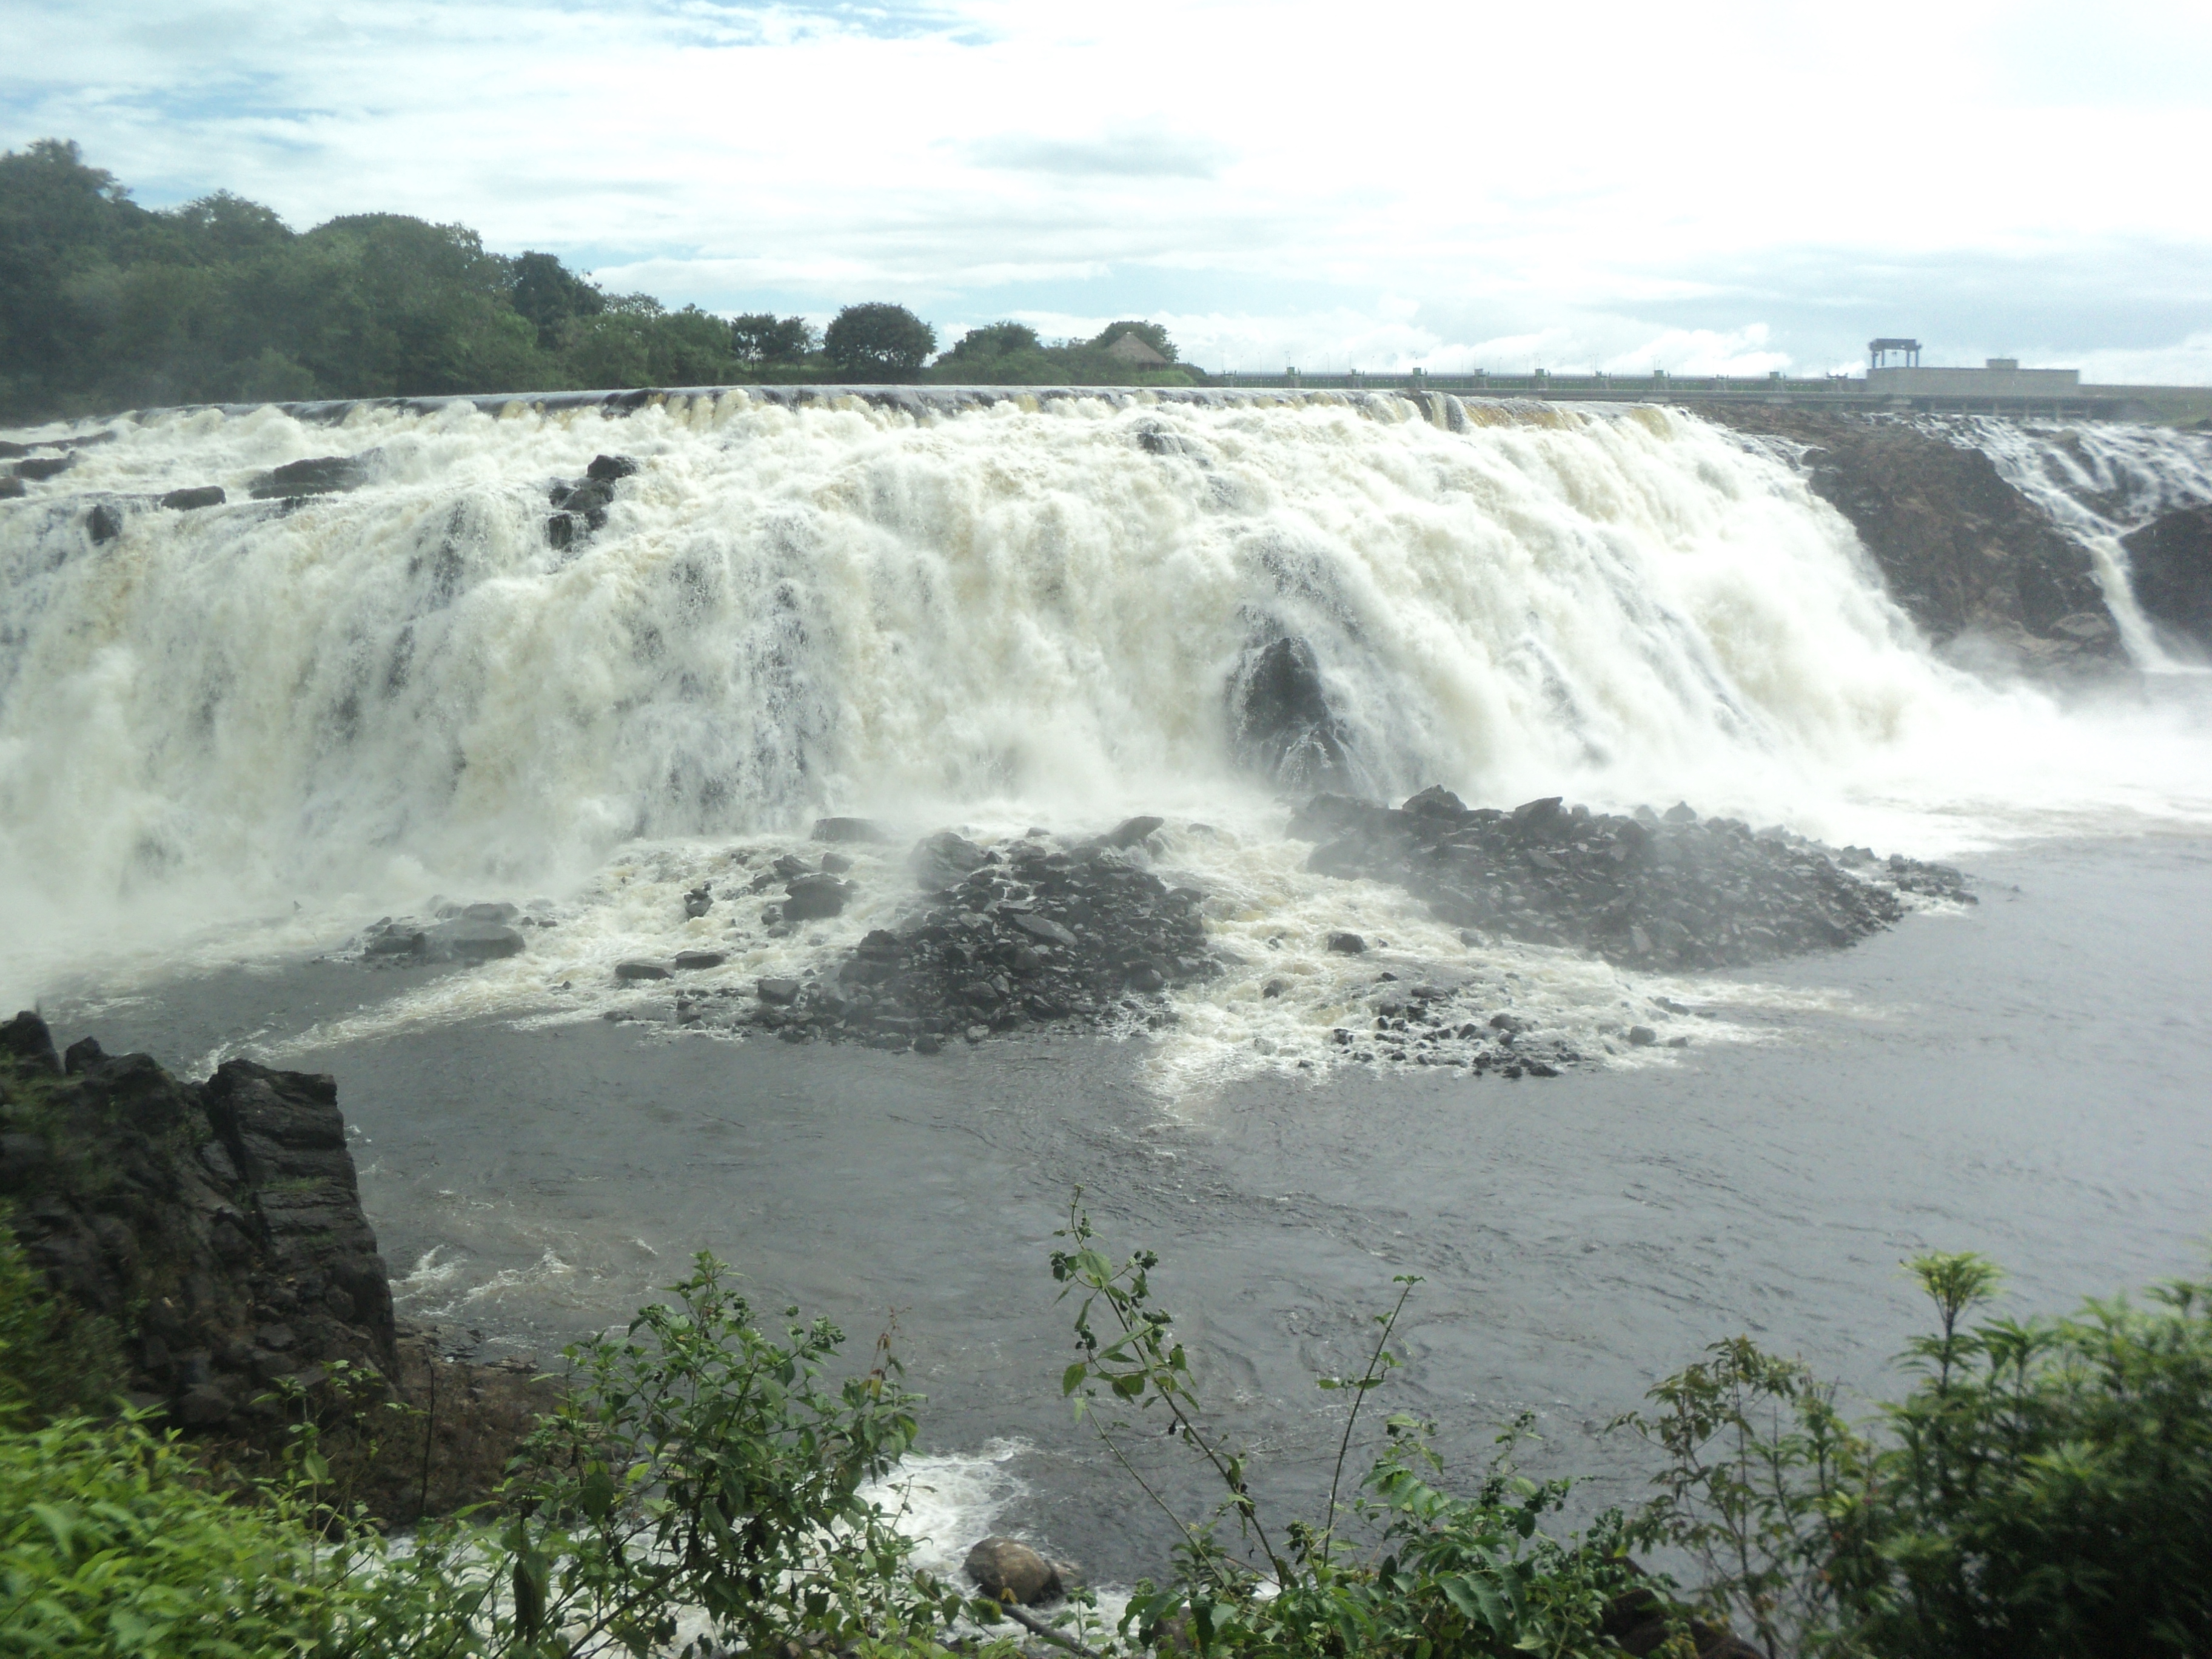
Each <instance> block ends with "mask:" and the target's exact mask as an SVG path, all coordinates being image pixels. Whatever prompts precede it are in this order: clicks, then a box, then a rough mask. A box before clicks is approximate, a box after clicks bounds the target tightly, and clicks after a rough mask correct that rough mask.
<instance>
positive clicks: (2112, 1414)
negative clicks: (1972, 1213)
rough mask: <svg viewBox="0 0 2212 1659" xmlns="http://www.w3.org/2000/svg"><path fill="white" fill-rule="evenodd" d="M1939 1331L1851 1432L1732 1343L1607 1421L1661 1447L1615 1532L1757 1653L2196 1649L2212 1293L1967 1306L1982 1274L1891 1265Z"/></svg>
mask: <svg viewBox="0 0 2212 1659" xmlns="http://www.w3.org/2000/svg"><path fill="white" fill-rule="evenodd" d="M1910 1265H1911V1271H1912V1273H1913V1274H1914V1276H1915V1278H1916V1279H1917V1280H1918V1281H1919V1283H1920V1285H1921V1286H1922V1288H1923V1290H1924V1291H1926V1293H1927V1295H1928V1297H1929V1300H1930V1302H1931V1304H1933V1306H1934V1309H1935V1311H1936V1330H1935V1331H1934V1332H1933V1333H1932V1334H1929V1335H1926V1336H1922V1337H1918V1338H1916V1339H1914V1340H1913V1341H1912V1342H1911V1344H1910V1345H1909V1346H1908V1348H1907V1350H1906V1352H1905V1356H1904V1359H1905V1364H1906V1365H1907V1367H1908V1369H1909V1370H1911V1373H1912V1375H1913V1376H1915V1377H1916V1379H1917V1381H1916V1382H1915V1383H1914V1385H1913V1386H1912V1388H1911V1389H1910V1391H1909V1392H1908V1393H1907V1394H1906V1395H1905V1397H1904V1398H1903V1399H1902V1400H1900V1401H1895V1402H1893V1403H1890V1404H1887V1405H1884V1406H1883V1407H1881V1410H1880V1412H1879V1413H1878V1415H1877V1416H1876V1417H1875V1419H1874V1421H1873V1422H1872V1423H1871V1424H1870V1425H1867V1426H1865V1427H1864V1428H1863V1429H1860V1428H1853V1427H1851V1426H1850V1425H1846V1424H1845V1423H1844V1421H1843V1420H1842V1419H1841V1418H1840V1416H1839V1415H1838V1413H1837V1411H1836V1407H1835V1404H1834V1390H1833V1389H1832V1388H1831V1387H1826V1386H1821V1385H1818V1384H1816V1383H1814V1380H1813V1379H1812V1377H1811V1375H1810V1373H1809V1372H1808V1371H1807V1370H1806V1369H1805V1368H1804V1367H1803V1366H1802V1365H1801V1364H1797V1363H1796V1362H1794V1361H1781V1360H1777V1359H1774V1358H1771V1356H1768V1355H1766V1354H1764V1353H1762V1352H1760V1351H1759V1349H1758V1348H1757V1347H1755V1346H1753V1344H1752V1343H1750V1342H1749V1341H1748V1340H1746V1339H1742V1338H1738V1339H1736V1340H1734V1341H1732V1342H1727V1343H1722V1344H1719V1345H1717V1346H1716V1347H1714V1348H1713V1349H1711V1350H1709V1352H1710V1353H1711V1355H1712V1356H1713V1357H1712V1358H1711V1359H1709V1360H1708V1361H1706V1362H1705V1363H1704V1364H1699V1365H1696V1366H1692V1367H1691V1368H1690V1369H1689V1370H1686V1371H1684V1372H1682V1373H1680V1375H1678V1376H1673V1377H1670V1378H1668V1380H1667V1381H1666V1382H1664V1383H1661V1384H1660V1385H1659V1386H1658V1388H1656V1389H1654V1390H1653V1391H1652V1395H1651V1397H1652V1398H1653V1399H1654V1400H1656V1401H1659V1402H1661V1404H1662V1406H1663V1407H1665V1409H1664V1410H1663V1411H1662V1412H1660V1413H1656V1414H1651V1415H1643V1416H1638V1417H1634V1418H1632V1419H1624V1420H1626V1421H1630V1422H1632V1423H1633V1424H1634V1425H1635V1426H1636V1427H1637V1428H1638V1430H1639V1431H1642V1432H1643V1433H1644V1434H1645V1435H1646V1436H1647V1437H1650V1438H1651V1439H1653V1440H1654V1441H1655V1442H1656V1443H1658V1444H1659V1445H1660V1446H1661V1447H1662V1449H1664V1450H1665V1451H1666V1452H1667V1454H1668V1466H1667V1468H1665V1470H1664V1471H1662V1474H1661V1475H1660V1476H1659V1477H1658V1483H1659V1486H1660V1492H1659V1494H1658V1495H1657V1496H1656V1498H1653V1500H1652V1501H1651V1502H1650V1504H1647V1505H1646V1507H1645V1508H1644V1510H1643V1511H1642V1512H1641V1513H1640V1514H1639V1515H1638V1517H1637V1519H1636V1521H1635V1522H1634V1524H1633V1525H1632V1528H1631V1535H1632V1537H1633V1538H1634V1539H1635V1540H1637V1541H1639V1542H1642V1543H1645V1544H1653V1545H1662V1546H1672V1547H1677V1548H1680V1549H1684V1550H1686V1551H1688V1552H1689V1553H1691V1554H1692V1556H1693V1557H1695V1558H1697V1559H1699V1561H1700V1562H1701V1564H1702V1565H1704V1566H1705V1568H1706V1571H1707V1575H1708V1576H1707V1581H1706V1583H1705V1589H1704V1591H1703V1597H1704V1600H1705V1604H1706V1606H1707V1607H1710V1608H1711V1610H1712V1611H1714V1612H1716V1613H1741V1614H1743V1615H1746V1616H1747V1617H1749V1618H1750V1620H1752V1621H1753V1625H1754V1626H1755V1628H1756V1629H1757V1630H1758V1632H1759V1638H1760V1640H1761V1643H1762V1644H1763V1645H1764V1646H1765V1648H1766V1650H1767V1651H1768V1652H1769V1653H1770V1654H1779V1653H1782V1652H1784V1651H1792V1652H1802V1653H1811V1654H1838V1655H1841V1654H1861V1653H1865V1654H1880V1655H1882V1656H1885V1659H1920V1656H1927V1659H1937V1656H1945V1659H1974V1656H1984V1655H1986V1656H1990V1659H1997V1656H2005V1659H2040V1656H2051V1659H2061V1656H2063V1659H2089V1656H2104V1655H2112V1656H2118V1655H2122V1654H2126V1655H2134V1656H2140V1655H2148V1654H2157V1653H2161V1652H2163V1653H2173V1654H2195V1653H2202V1652H2204V1651H2207V1650H2212V1526H2208V1525H2207V1523H2206V1520H2205V1517H2206V1516H2212V1294H2208V1287H2207V1286H2206V1285H2202V1284H2197V1283H2189V1282H2183V1283H2177V1284H2173V1285H2164V1286H2160V1287H2159V1288H2157V1289H2155V1290H2154V1291H2152V1292H2151V1293H2150V1297H2149V1303H2150V1305H2149V1306H2148V1307H2137V1306H2135V1305H2132V1304H2129V1303H2127V1302H2126V1301H2124V1300H2116V1301H2111V1302H2095V1301H2093V1302H2090V1303H2088V1304H2085V1306H2084V1308H2083V1309H2082V1310H2081V1311H2080V1312H2079V1313H2077V1314H2076V1315H2075V1316H2072V1317H2071V1318H2066V1319H2052V1320H2038V1321H2031V1322H2017V1321H2013V1320H2004V1319H1992V1320H1987V1321H1984V1322H1980V1323H1977V1324H1974V1325H1972V1326H1969V1325H1968V1323H1967V1322H1966V1316H1967V1315H1968V1314H1969V1313H1971V1312H1972V1310H1974V1309H1976V1308H1978V1307H1980V1306H1982V1305H1983V1304H1985V1303H1987V1302H1988V1300H1989V1299H1990V1296H1991V1295H1992V1293H1993V1291H1994V1289H1995V1286H1996V1282H1997V1274H1996V1269H1995V1267H1992V1266H1991V1265H1990V1263H1989V1262H1988V1261H1984V1259H1983V1258H1981V1257H1979V1256H1976V1255H1966V1254H1960V1255H1925V1256H1922V1257H1919V1258H1917V1259H1916V1260H1915V1261H1913V1262H1911V1264H1910Z"/></svg>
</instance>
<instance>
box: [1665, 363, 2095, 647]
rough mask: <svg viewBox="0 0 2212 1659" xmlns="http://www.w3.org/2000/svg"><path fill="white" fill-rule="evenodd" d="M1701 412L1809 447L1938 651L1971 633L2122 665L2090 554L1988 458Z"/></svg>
mask: <svg viewBox="0 0 2212 1659" xmlns="http://www.w3.org/2000/svg"><path fill="white" fill-rule="evenodd" d="M1699 413H1700V414H1702V415H1703V416H1705V418H1707V419H1709V420H1712V421H1715V422H1721V423H1723V424H1725V425H1727V426H1730V427H1733V428H1735V429H1736V430H1737V431H1740V432H1746V433H1754V434H1758V435H1762V436H1767V437H1778V438H1782V439H1785V440H1788V441H1790V442H1792V443H1796V444H1800V445H1803V446H1805V449H1804V452H1803V459H1802V465H1803V466H1804V468H1805V470H1806V472H1807V475H1808V479H1809V481H1810V483H1811V484H1812V487H1813V489H1814V492H1815V493H1816V494H1818V495H1820V497H1821V498H1822V499H1823V500H1824V501H1827V502H1829V503H1830V504H1831V505H1832V506H1833V507H1835V508H1836V510H1837V511H1838V512H1839V513H1842V514H1843V515H1844V518H1846V519H1848V520H1850V523H1851V527H1852V528H1853V529H1854V530H1856V531H1857V532H1858V534H1859V539H1860V541H1862V542H1863V543H1864V544H1865V545H1866V549H1867V551H1868V552H1869V553H1870V554H1872V555H1873V556H1874V560H1875V564H1877V565H1878V566H1879V567H1881V574H1882V579H1883V580H1884V582H1885V583H1886V584H1887V586H1888V588H1889V593H1890V597H1891V598H1892V599H1895V600H1896V601H1897V603H1898V604H1899V605H1900V606H1901V607H1903V609H1904V610H1905V611H1906V612H1907V613H1908V614H1909V615H1910V616H1911V617H1912V619H1913V620H1914V621H1915V622H1917V623H1919V624H1920V626H1921V628H1922V629H1924V630H1925V631H1926V632H1927V634H1928V635H1929V638H1930V639H1932V640H1934V641H1936V643H1937V644H1939V645H1940V644H1943V643H1945V642H1947V641H1951V640H1954V639H1957V638H1959V637H1960V635H1968V634H1971V635H1977V636H1979V637H1981V638H1983V639H1985V640H1987V641H1990V642H1992V643H1994V644H1996V645H1998V646H2001V647H2006V648H2008V650H2009V651H2010V652H2011V653H2013V654H2014V655H2015V657H2016V658H2017V659H2019V660H2020V661H2021V663H2022V664H2023V665H2027V666H2030V667H2039V668H2049V669H2067V668H2083V667H2090V666H2093V665H2100V664H2103V663H2106V662H2112V661H2117V660H2118V659H2119V658H2120V657H2121V655H2122V653H2121V648H2120V642H2119V634H2118V629H2117V628H2116V627H2115V626H2114V625H2113V623H2112V616H2111V613H2110V612H2109V611H2107V610H2106V605H2105V596H2104V591H2103V589H2102V588H2100V586H2098V584H2097V578H2096V574H2095V570H2094V568H2093V564H2092V562H2091V560H2090V557H2089V553H2088V550H2087V549H2086V548H2084V547H2083V546H2081V544H2079V543H2078V542H2075V541H2074V540H2073V539H2071V538H2069V537H2068V536H2066V535H2065V534H2063V532H2061V531H2060V530H2059V529H2058V527H2057V526H2056V525H2054V524H2053V523H2052V522H2051V518H2050V515H2049V514H2048V513H2045V512H2044V510H2043V509H2042V508H2041V507H2039V506H2037V505H2036V504H2035V503H2034V502H2033V501H2030V500H2028V499H2027V496H2025V495H2021V493H2020V492H2019V491H2018V490H2016V489H2014V488H2013V487H2012V486H2011V485H2010V484H2008V483H2006V482H2005V481H2004V478H2003V477H2002V476H2001V475H2000V474H1999V473H1998V471H1997V470H1996V465H1995V464H1994V463H1993V462H1991V461H1990V458H1989V457H1988V456H1986V455H1984V454H1983V453H1981V452H1980V451H1979V450H1976V449H1967V448H1964V447H1960V446H1959V445H1957V444H1953V443H1948V442H1946V441H1944V440H1943V439H1942V438H1940V437H1937V436H1936V435H1933V434H1930V433H1928V432H1923V431H1922V430H1920V429H1919V428H1917V427H1914V426H1912V425H1911V424H1909V423H1907V422H1903V421H1898V420H1893V419H1888V418H1886V417H1883V416H1863V415H1834V414H1823V413H1819V412H1814V411H1808V410H1792V409H1788V408H1782V407H1777V406H1764V405H1763V406H1759V407H1747V406H1737V405H1729V406H1727V407H1725V408H1723V407H1718V406H1714V407H1710V408H1705V409H1701V410H1699Z"/></svg>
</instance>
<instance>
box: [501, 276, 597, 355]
mask: <svg viewBox="0 0 2212 1659" xmlns="http://www.w3.org/2000/svg"><path fill="white" fill-rule="evenodd" d="M512 298H513V305H514V308H515V310H516V311H518V312H520V313H521V314H522V315H523V316H524V317H525V318H526V319H529V321H530V323H531V325H532V327H534V328H536V329H537V331H538V344H539V345H540V346H541V347H543V348H544V349H546V350H549V351H550V350H551V349H554V348H555V347H556V346H558V345H559V344H560V343H561V336H562V325H565V324H567V323H569V322H571V321H573V320H574V319H577V318H579V317H596V316H598V315H599V313H601V312H602V311H605V309H606V308H607V300H606V295H604V294H602V293H600V292H599V288H598V286H597V285H596V284H594V283H591V282H588V281H586V279H585V278H583V277H581V276H577V275H576V274H575V273H574V271H572V270H569V269H568V267H567V266H566V265H564V264H562V263H561V261H560V259H559V258H557V257H556V256H555V255H553V254H550V253H538V252H524V253H520V254H518V255H516V256H515V260H514V289H513V296H512Z"/></svg>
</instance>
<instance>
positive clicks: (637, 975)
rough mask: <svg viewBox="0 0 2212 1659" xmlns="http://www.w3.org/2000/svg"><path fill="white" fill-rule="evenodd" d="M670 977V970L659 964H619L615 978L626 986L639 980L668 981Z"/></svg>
mask: <svg viewBox="0 0 2212 1659" xmlns="http://www.w3.org/2000/svg"><path fill="white" fill-rule="evenodd" d="M668 976H669V972H668V969H666V968H665V967H664V966H662V965H661V964H660V963H657V962H618V963H615V977H616V978H617V979H618V980H620V981H623V983H624V984H630V983H634V982H635V981H639V980H647V979H666V978H667V977H668Z"/></svg>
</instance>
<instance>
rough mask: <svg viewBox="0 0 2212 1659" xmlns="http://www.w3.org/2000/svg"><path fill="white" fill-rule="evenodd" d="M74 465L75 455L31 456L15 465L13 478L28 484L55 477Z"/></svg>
mask: <svg viewBox="0 0 2212 1659" xmlns="http://www.w3.org/2000/svg"><path fill="white" fill-rule="evenodd" d="M75 465H76V456H75V455H73V454H72V455H33V456H32V457H31V458H30V459H28V460H22V461H18V462H16V463H15V476H16V477H19V478H21V479H23V480H24V481H25V482H27V483H40V482H41V481H43V480H45V479H47V478H52V477H58V476H59V475H60V474H62V473H64V472H66V471H69V470H70V468H71V467H73V466H75Z"/></svg>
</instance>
